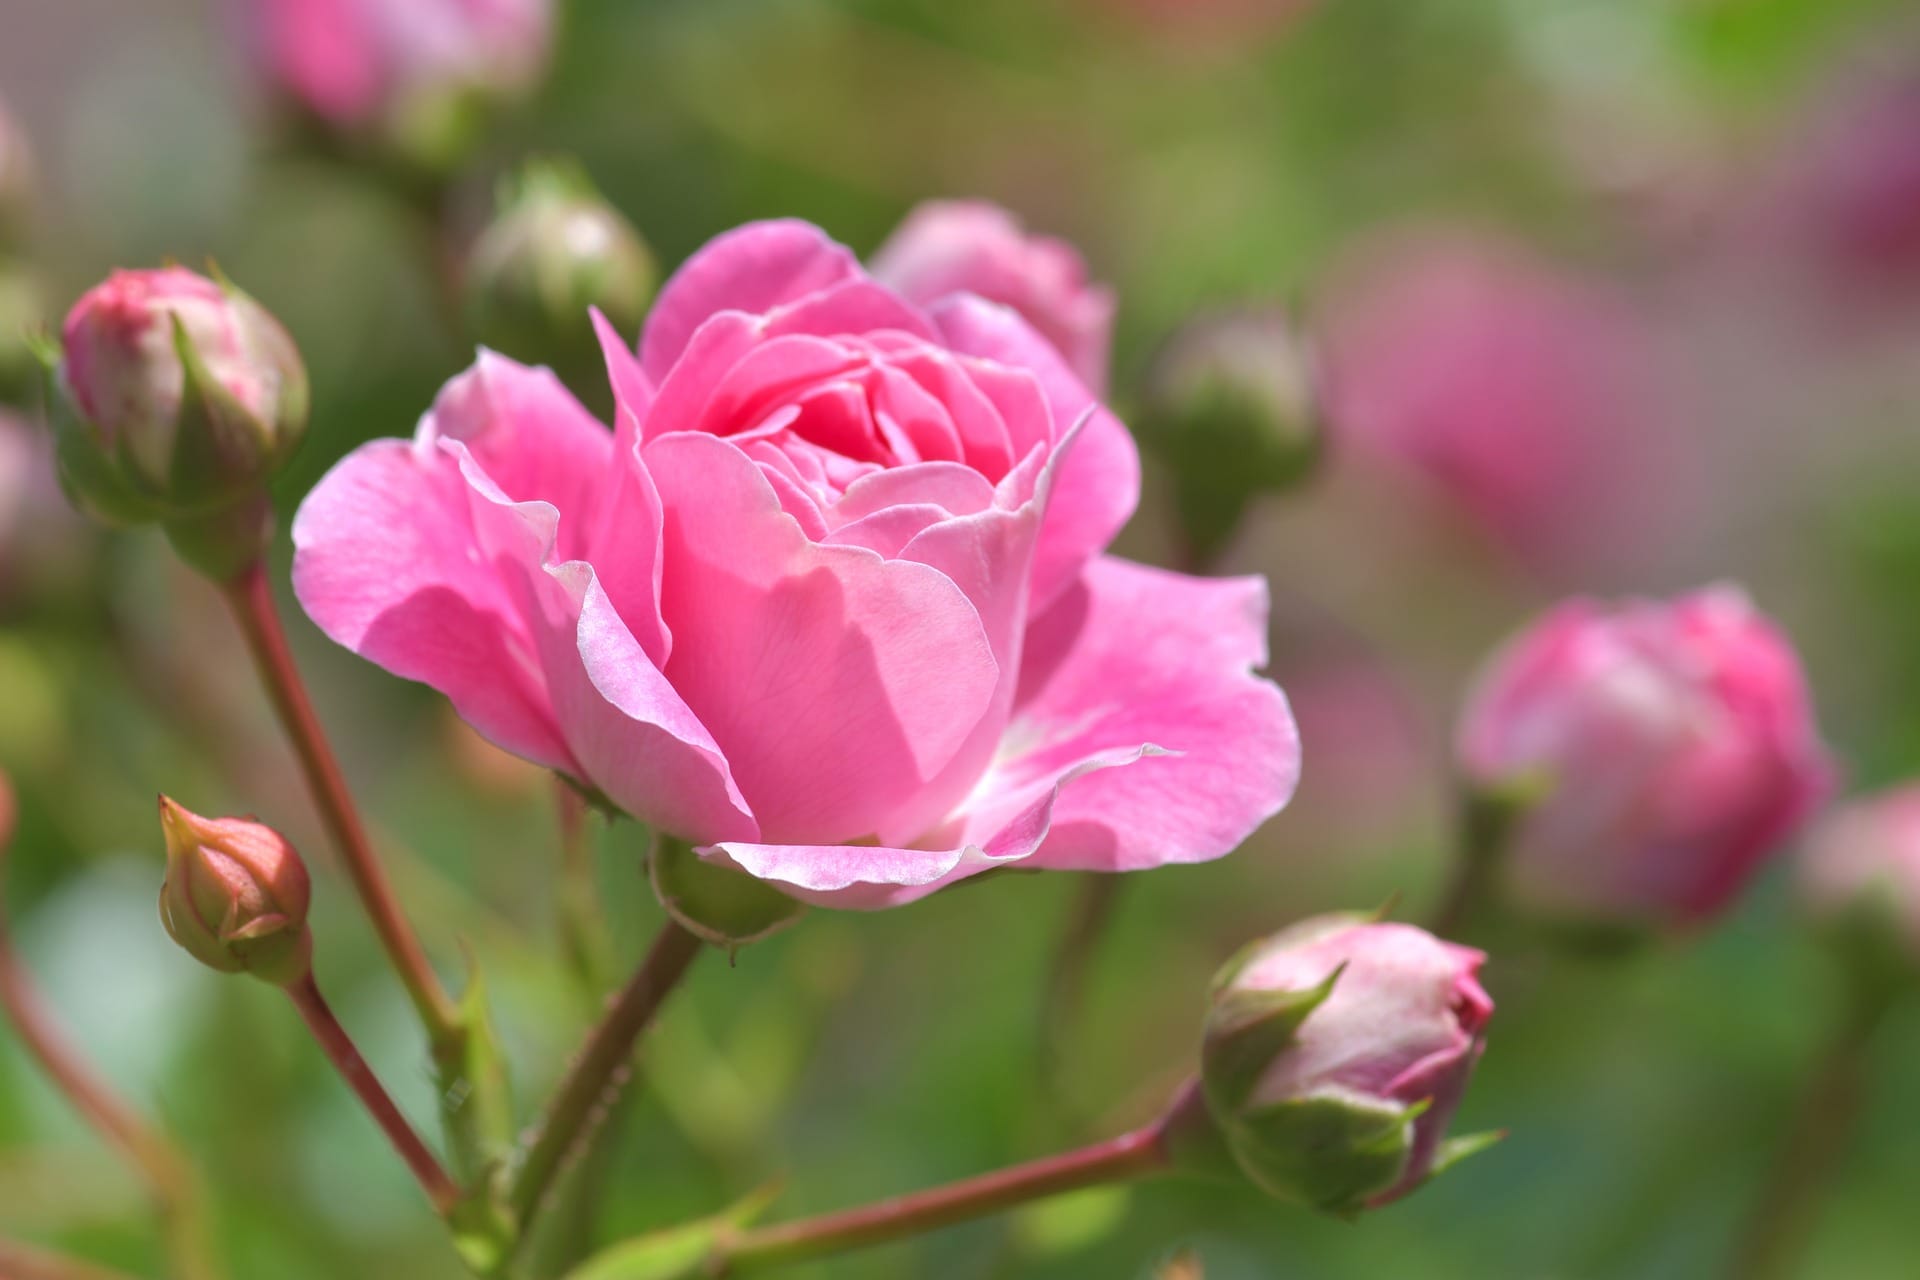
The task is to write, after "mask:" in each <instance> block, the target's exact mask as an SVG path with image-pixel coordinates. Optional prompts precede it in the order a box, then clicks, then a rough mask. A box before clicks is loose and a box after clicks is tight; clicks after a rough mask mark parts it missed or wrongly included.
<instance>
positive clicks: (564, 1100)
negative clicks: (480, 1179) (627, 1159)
mask: <svg viewBox="0 0 1920 1280" xmlns="http://www.w3.org/2000/svg"><path fill="white" fill-rule="evenodd" d="M701 945H702V944H701V942H700V939H699V938H697V937H695V936H694V935H693V934H692V933H690V932H689V931H687V930H686V929H684V928H682V927H681V926H680V925H678V924H676V923H674V922H672V921H668V922H667V923H666V924H665V925H663V926H662V927H661V930H660V935H659V936H658V937H657V938H655V939H654V943H653V946H652V948H651V949H650V950H649V951H648V952H647V955H646V958H645V959H644V960H642V961H641V962H640V967H639V968H638V969H636V970H635V971H634V974H633V976H632V977H631V978H629V979H628V980H627V984H626V986H624V987H622V988H621V989H620V991H619V993H618V994H617V995H615V996H614V998H613V1001H612V1003H611V1004H610V1005H609V1006H608V1008H607V1012H606V1016H605V1017H603V1018H602V1019H601V1020H600V1023H599V1025H598V1026H596V1027H595V1028H594V1029H593V1032H592V1034H590V1035H589V1036H588V1037H587V1042H586V1044H585V1046H584V1047H582V1049H581V1050H580V1053H579V1055H578V1056H577V1057H576V1058H575V1059H574V1061H573V1066H572V1067H571V1068H570V1069H569V1070H568V1072H567V1074H566V1077H565V1078H564V1079H563V1080H561V1082H560V1087H559V1089H558V1090H556V1091H555V1093H554V1095H553V1101H552V1102H551V1103H549V1104H548V1107H547V1114H546V1120H545V1121H544V1123H542V1125H541V1126H540V1128H539V1130H538V1131H537V1132H536V1133H535V1135H534V1137H533V1139H532V1141H531V1142H530V1143H529V1144H528V1145H527V1148H526V1157H525V1159H523V1160H522V1161H521V1163H520V1169H519V1172H518V1174H517V1175H516V1176H515V1178H514V1180H513V1188H512V1191H511V1192H510V1194H509V1204H510V1205H511V1207H512V1210H513V1215H514V1218H515V1220H516V1221H517V1222H519V1224H520V1233H521V1237H522V1239H524V1238H525V1236H526V1235H527V1234H528V1233H529V1231H530V1228H531V1225H532V1222H533V1219H534V1217H535V1215H537V1214H538V1213H539V1211H540V1208H541V1205H542V1203H543V1202H544V1201H545V1199H546V1197H547V1193H548V1192H549V1191H550V1190H552V1187H553V1182H554V1179H555V1177H556V1176H557V1175H558V1174H559V1173H560V1171H561V1169H562V1168H563V1167H564V1166H565V1164H566V1163H567V1160H568V1159H569V1157H570V1155H571V1154H572V1153H573V1152H575V1151H577V1150H578V1149H579V1148H580V1147H581V1145H582V1143H583V1142H584V1141H585V1140H586V1138H587V1137H588V1136H589V1135H590V1134H591V1133H592V1132H593V1130H594V1129H596V1128H597V1127H598V1126H599V1125H600V1123H601V1122H602V1121H603V1120H604V1119H605V1118H606V1113H607V1111H608V1110H609V1109H610V1108H611V1106H612V1104H613V1103H614V1102H615V1101H616V1100H617V1099H618V1097H619V1094H620V1090H621V1089H622V1088H623V1087H624V1086H625V1084H626V1081H627V1076H628V1074H629V1072H628V1064H629V1062H630V1060H631V1059H632V1057H633V1049H634V1045H635V1044H636V1043H637V1042H638V1041H639V1039H640V1036H641V1033H642V1032H644V1031H645V1030H646V1029H647V1026H648V1025H649V1024H650V1023H651V1022H652V1021H653V1018H654V1015H655V1014H656V1013H658V1012H659V1010H660V1006H661V1005H662V1004H663V1003H665V1001H666V998H667V996H668V995H669V994H670V993H671V992H672V991H673V989H674V987H675V986H677V985H678V984H679V982H680V979H681V978H682V977H684V976H685V975H686V972H687V969H688V967H689V966H690V965H692V963H693V960H694V957H695V956H697V955H699V954H700V948H701Z"/></svg>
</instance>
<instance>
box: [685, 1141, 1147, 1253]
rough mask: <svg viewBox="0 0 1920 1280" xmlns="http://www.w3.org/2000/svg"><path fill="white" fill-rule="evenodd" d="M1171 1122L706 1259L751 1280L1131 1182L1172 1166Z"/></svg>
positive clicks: (789, 1230)
mask: <svg viewBox="0 0 1920 1280" xmlns="http://www.w3.org/2000/svg"><path fill="white" fill-rule="evenodd" d="M1164 1138H1165V1124H1164V1122H1163V1121H1156V1122H1154V1123H1153V1124H1150V1125H1148V1126H1146V1127H1145V1128H1143V1129H1136V1130H1134V1131H1133V1132H1132V1133H1127V1134H1122V1135H1121V1136H1120V1137H1118V1138H1110V1139H1108V1140H1107V1141H1105V1142H1097V1143H1094V1144H1093V1145H1092V1146H1087V1147H1081V1148H1079V1149H1077V1150H1074V1151H1067V1152H1062V1153H1061V1154H1059V1155H1052V1156H1046V1157H1044V1158H1042V1159H1039V1160H1033V1161H1030V1162H1028V1163H1026V1164H1019V1165H1014V1166H1013V1167H1011V1168H1007V1169H1000V1170H996V1171H995V1172H993V1173H988V1174H982V1175H980V1176H979V1177H976V1178H967V1179H964V1180H962V1181H960V1182H953V1183H949V1184H947V1185H946V1186H944V1187H935V1188H933V1189H931V1190H928V1191H920V1192H916V1193H914V1194H912V1195H906V1196H896V1197H893V1198H891V1199H887V1200H881V1201H878V1202H876V1203H874V1204H871V1205H866V1206H864V1207H862V1208H858V1209H847V1210H843V1211H841V1212H839V1213H829V1214H824V1215H822V1216H820V1217H816V1218H802V1219H800V1220H799V1221H797V1222H786V1223H779V1224H776V1225H774V1226H769V1227H760V1228H757V1229H755V1230H751V1231H743V1232H740V1233H738V1234H734V1235H723V1236H722V1237H721V1238H720V1240H719V1241H718V1243H717V1244H716V1245H715V1248H714V1251H713V1253H712V1254H711V1256H710V1258H709V1261H708V1273H709V1274H711V1275H714V1276H736V1275H745V1274H746V1273H748V1272H752V1271H764V1270H767V1269H769V1268H772V1267H780V1266H786V1265H789V1264H791V1263H795V1262H805V1261H807V1260H809V1259H812V1258H821V1257H825V1256H827V1255H829V1254H836V1253H845V1252H848V1251H849V1250H853V1249H864V1248H867V1247H869V1246H871V1245H877V1244H885V1243H886V1242H887V1241H890V1240H899V1239H903V1238H905V1237H907V1236H914V1235H919V1234H921V1233H923V1232H927V1231H937V1230H939V1229H940V1228H942V1227H950V1226H953V1225H955V1224H957V1223H961V1222H968V1221H971V1220H972V1219H975V1218H982V1217H986V1216H987V1215H989V1214H995V1213H1001V1212H1003V1211H1005V1210H1008V1209H1012V1208H1015V1207H1017V1206H1019V1205H1023V1204H1027V1203H1029V1202H1031V1201H1034V1200H1040V1199H1044V1198H1046V1197H1048V1196H1054V1195H1059V1194H1060V1193H1062V1192H1065V1191H1079V1190H1082V1189H1084V1188H1087V1187H1097V1186H1103V1185H1106V1184H1108V1183H1115V1182H1128V1181H1132V1180H1134V1179H1137V1178H1144V1177H1149V1176H1151V1175H1153V1174H1158V1173H1163V1172H1165V1171H1166V1170H1167V1168H1168V1154H1167V1149H1166V1143H1165V1141H1164Z"/></svg>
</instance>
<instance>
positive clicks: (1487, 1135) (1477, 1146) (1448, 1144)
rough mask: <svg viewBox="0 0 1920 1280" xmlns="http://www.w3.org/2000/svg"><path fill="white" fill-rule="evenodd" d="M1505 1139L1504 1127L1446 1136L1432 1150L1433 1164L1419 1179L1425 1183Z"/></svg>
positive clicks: (1422, 1183)
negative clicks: (1454, 1136)
mask: <svg viewBox="0 0 1920 1280" xmlns="http://www.w3.org/2000/svg"><path fill="white" fill-rule="evenodd" d="M1506 1140H1507V1131H1506V1130H1505V1129H1487V1130H1484V1131H1483V1132H1480V1133H1463V1134H1461V1135H1460V1136H1459V1137H1457V1138H1447V1139H1445V1140H1444V1141H1442V1142H1441V1143H1440V1145H1439V1147H1437V1148H1436V1149H1435V1151H1434V1156H1433V1166H1432V1167H1431V1168H1429V1169H1428V1170H1427V1176H1426V1177H1424V1178H1422V1179H1421V1180H1420V1182H1421V1185H1423V1186H1424V1185H1425V1184H1426V1183H1428V1182H1431V1181H1433V1179H1435V1178H1437V1177H1439V1176H1440V1175H1441V1174H1443V1173H1445V1172H1446V1171H1447V1170H1449V1169H1451V1168H1453V1167H1454V1166H1455V1165H1457V1164H1459V1163H1460V1162H1461V1161H1462V1160H1466V1159H1468V1158H1470V1157H1472V1156H1477V1155H1479V1154H1480V1153H1481V1152H1482V1151H1485V1150H1486V1149H1487V1148H1488V1147H1495V1146H1498V1145H1500V1144H1501V1143H1502V1142H1505V1141H1506Z"/></svg>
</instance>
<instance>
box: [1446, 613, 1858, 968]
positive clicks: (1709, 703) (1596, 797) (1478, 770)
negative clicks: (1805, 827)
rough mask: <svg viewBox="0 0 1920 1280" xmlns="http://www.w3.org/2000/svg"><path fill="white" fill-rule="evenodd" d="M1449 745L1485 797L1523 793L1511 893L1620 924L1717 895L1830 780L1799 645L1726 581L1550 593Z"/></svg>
mask: <svg viewBox="0 0 1920 1280" xmlns="http://www.w3.org/2000/svg"><path fill="white" fill-rule="evenodd" d="M1457 752H1458V756H1459V764H1460V768H1461V770H1462V772H1463V775H1464V777H1465V779H1466V780H1467V783H1468V785H1469V786H1471V787H1473V788H1475V789H1477V790H1478V792H1479V793H1480V794H1481V795H1483V796H1498V795H1502V794H1506V795H1511V794H1513V793H1515V792H1516V791H1526V792H1528V794H1529V796H1530V800H1529V802H1528V803H1527V804H1526V805H1525V807H1524V809H1523V811H1521V812H1519V813H1517V814H1516V815H1515V816H1514V819H1513V821H1512V823H1511V824H1510V825H1509V826H1508V827H1507V829H1506V831H1505V834H1504V838H1503V840H1502V848H1501V849H1500V850H1499V853H1498V857H1499V863H1500V882H1501V885H1502V889H1503V896H1504V899H1505V903H1506V905H1508V906H1510V907H1512V908H1516V909H1518V910H1521V911H1524V912H1527V913H1530V914H1533V915H1536V916H1539V917H1542V918H1546V919H1551V920H1558V921H1564V922H1566V923H1569V924H1581V925H1594V926H1601V927H1605V928H1624V929H1628V930H1634V929H1640V928H1648V927H1658V926H1663V925H1674V924H1681V923H1686V922H1690V921H1694V920H1698V919H1700V918H1702V917H1705V916H1708V915H1710V914H1712V913H1713V912H1715V911H1717V910H1718V909H1720V908H1721V907H1723V906H1724V905H1726V903H1727V902H1728V900H1729V899H1731V898H1732V897H1733V896H1734V895H1735V894H1736V893H1737V892H1738V891H1739V889H1740V888H1741V886H1742V885H1743V884H1745V882H1746V881H1747V879H1748V877H1749V876H1750V875H1751V873H1752V872H1753V871H1754V869H1755V868H1756V867H1757V866H1758V865H1759V864H1760V863H1761V861H1762V860H1764V859H1765V858H1766V857H1767V855H1768V854H1770V853H1773V852H1774V851H1775V850H1777V849H1778V848H1779V847H1780V845H1781V844H1782V843H1783V842H1784V841H1785V840H1786V839H1787V838H1788V837H1789V836H1790V835H1791V834H1792V833H1793V832H1794V830H1795V829H1796V828H1797V827H1798V826H1799V824H1800V823H1801V821H1802V820H1803V819H1804V818H1805V817H1806V816H1807V815H1808V814H1809V813H1810V812H1811V811H1812V810H1813V809H1814V807H1815V806H1816V805H1817V804H1818V803H1819V802H1820V800H1821V799H1823V798H1824V797H1825V796H1826V794H1827V793H1828V790H1829V788H1830V786H1831V783H1832V777H1833V767H1832V765H1831V763H1830V761H1829V757H1828V755H1827V751H1826V749H1825V747H1824V746H1823V745H1822V744H1821V741H1820V736H1819V732H1818V730H1817V729H1816V727H1815V725H1814V720H1813V708H1812V705H1811V702H1810V700H1809V696H1808V692H1807V687H1806V680H1805V677H1804V676H1803V675H1802V673H1801V669H1800V662H1799V659H1798V657H1797V656H1796V655H1795V653H1794V651H1793V648H1792V646H1791V645H1790V644H1789V643H1788V642H1787V639H1786V637H1785V636H1783V635H1782V634H1781V633H1780V632H1779V631H1778V630H1777V629H1776V628H1775V627H1774V626H1773V624H1772V623H1770V622H1768V621H1767V620H1766V619H1765V618H1763V617H1761V616H1760V615H1759V614H1758V613H1756V612H1755V611H1754V608H1753V606H1752V605H1751V604H1750V603H1749V602H1748V600H1747V598H1746V596H1745V595H1744V594H1743V593H1742V592H1740V591H1739V590H1737V589H1734V588H1731V587H1717V588H1712V589H1709V590H1706V591H1701V592H1698V593H1695V594H1693V595H1688V596H1683V597H1681V598H1679V599H1677V600H1675V601H1672V602H1671V603H1665V602H1657V601H1634V602H1630V603H1627V604H1623V605H1621V606H1618V607H1615V608H1611V609H1609V608H1605V607H1603V606H1601V605H1599V604H1596V603H1593V602H1590V601H1574V602H1571V603H1568V604H1564V605H1562V606H1560V607H1559V608H1558V609H1556V610H1554V611H1553V612H1552V613H1550V614H1548V615H1547V616H1546V617H1545V618H1543V619H1541V620H1540V621H1538V622H1536V623H1535V624H1534V625H1533V626H1531V627H1529V628H1528V629H1527V630H1525V631H1524V632H1522V633H1521V634H1520V635H1519V636H1518V637H1516V638H1515V639H1513V640H1511V641H1510V642H1508V643H1507V645H1506V646H1505V647H1504V648H1502V649H1501V650H1500V651H1499V652H1498V653H1496V654H1495V655H1494V657H1493V658H1492V659H1491V661H1490V662H1489V664H1488V665H1487V667H1486V668H1485V669H1483V670H1482V672H1481V673H1480V676H1479V678H1478V680H1477V682H1476V684H1475V687H1474V689H1473V691H1472V693H1471V694H1470V696H1469V698H1468V701H1467V706H1466V709H1465V712H1464V714H1463V717H1462V721H1461V724H1460V727H1459V732H1458V739H1457Z"/></svg>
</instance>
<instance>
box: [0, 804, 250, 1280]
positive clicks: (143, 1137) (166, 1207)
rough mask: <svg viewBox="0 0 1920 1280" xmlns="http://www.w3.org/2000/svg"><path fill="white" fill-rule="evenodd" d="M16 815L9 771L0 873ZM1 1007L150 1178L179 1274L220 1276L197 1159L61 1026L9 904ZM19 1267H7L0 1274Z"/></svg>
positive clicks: (1, 812) (60, 1083)
mask: <svg viewBox="0 0 1920 1280" xmlns="http://www.w3.org/2000/svg"><path fill="white" fill-rule="evenodd" d="M13 821H14V808H13V799H12V793H11V791H10V790H9V788H8V787H7V784H6V779H5V777H4V776H0V876H3V875H4V872H5V868H6V855H7V852H8V850H9V849H10V848H11V846H12V843H13ZM3 891H4V884H3V883H0V897H4V892H3ZM0 1009H4V1010H5V1012H6V1015H7V1017H8V1019H9V1020H10V1021H11V1022H12V1023H13V1027H14V1030H15V1032H16V1033H17V1034H18V1035H19V1038H20V1044H21V1046H22V1047H23V1048H24V1049H26V1051H27V1054H28V1056H29V1057H31V1058H32V1059H33V1060H34V1062H35V1063H36V1064H37V1065H38V1066H39V1067H40V1070H41V1071H42V1073H44V1074H45V1075H46V1077H47V1078H48V1079H49V1080H51V1081H52V1082H53V1084H54V1086H55V1087H56V1088H57V1089H59V1091H60V1092H61V1094H62V1095H64V1096H65V1097H66V1099H67V1101H68V1102H69V1103H70V1104H71V1105H72V1106H73V1109H74V1110H75V1111H77V1112H79V1114H80V1115H81V1117H82V1118H83V1119H85V1120H86V1121H87V1123H88V1124H89V1125H91V1126H92V1127H93V1129H94V1130H95V1131H96V1132H98V1133H99V1134H100V1135H101V1136H103V1137H104V1138H106V1140H107V1141H108V1142H109V1143H110V1144H111V1145H112V1146H113V1147H115V1148H116V1149H117V1150H118V1151H119V1152H120V1153H121V1155H122V1156H124V1157H125V1158H126V1160H127V1163H128V1164H130V1165H131V1166H132V1167H133V1169H134V1171H135V1172H136V1173H138V1174H139V1175H140V1178H141V1181H143V1182H144V1183H145V1184H146V1187H147V1193H148V1194H149V1195H150V1196H152V1198H153V1201H154V1204H155V1205H156V1206H157V1208H158V1210H159V1214H160V1221H161V1231H162V1234H163V1235H164V1237H165V1239H166V1247H167V1255H168V1257H169V1258H170V1259H171V1263H172V1269H173V1272H174V1274H175V1275H176V1276H177V1277H179V1280H213V1277H216V1276H218V1275H219V1274H220V1270H219V1268H218V1266H217V1265H216V1264H215V1263H214V1260H213V1247H212V1237H211V1232H210V1231H209V1229H208V1223H207V1214H206V1206H205V1203H204V1199H203V1197H202V1195H201V1189H200V1181H199V1178H198V1176H197V1174H196V1173H195V1172H194V1170H193V1167H192V1166H191V1165H189V1164H188V1163H187V1161H186V1160H185V1158H183V1157H182V1156H181V1155H180V1153H179V1152H178V1151H177V1150H176V1149H175V1148H174V1146H173V1144H172V1143H171V1142H169V1141H168V1140H167V1138H166V1136H165V1135H164V1134H162V1133H161V1132H160V1131H159V1130H157V1129H154V1128H153V1127H151V1126H150V1125H148V1124H147V1122H146V1120H145V1119H143V1118H142V1117H141V1115H140V1113H139V1112H138V1111H136V1110H134V1108H133V1107H132V1106H131V1105H129V1104H128V1103H127V1102H126V1101H125V1100H123V1099H122V1098H121V1097H120V1095H119V1094H117V1093H116V1092H114V1090H113V1087H112V1086H111V1085H109V1084H108V1083H107V1082H106V1080H105V1079H103V1078H102V1077H101V1076H100V1075H98V1074H97V1073H96V1072H95V1071H94V1069H93V1067H92V1066H91V1064H89V1063H88V1062H87V1060H86V1058H85V1057H84V1056H83V1055H82V1054H81V1052H80V1051H79V1049H78V1048H76V1047H75V1046H74V1045H73V1043H72V1042H71V1041H69V1040H68V1039H67V1037H66V1035H65V1034H64V1033H63V1032H62V1031H61V1030H60V1027H59V1025H58V1024H57V1023H56V1022H55V1020H54V1018H53V1015H52V1012H51V1011H50V1010H49V1009H48V1007H47V1004H46V1001H45V1000H44V999H43V998H42V997H41V995H40V991H39V988H38V987H37V986H36V985H35V984H34V982H33V979H32V977H31V976H30V975H29V974H28V972H27V970H26V967H25V966H24V965H22V964H21V963H20V959H19V956H18V955H17V954H16V953H15V952H14V949H13V942H12V938H11V936H10V934H9V932H8V930H7V924H6V917H5V913H4V912H0ZM3 1260H4V1257H3V1256H0V1261H3ZM13 1274H14V1273H13V1272H12V1271H9V1270H6V1269H5V1268H4V1267H0V1276H12V1275H13ZM28 1274H32V1273H30V1272H29V1273H28ZM51 1274H58V1273H51Z"/></svg>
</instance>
